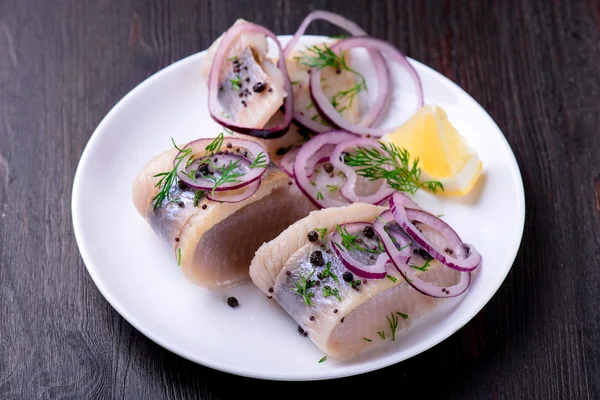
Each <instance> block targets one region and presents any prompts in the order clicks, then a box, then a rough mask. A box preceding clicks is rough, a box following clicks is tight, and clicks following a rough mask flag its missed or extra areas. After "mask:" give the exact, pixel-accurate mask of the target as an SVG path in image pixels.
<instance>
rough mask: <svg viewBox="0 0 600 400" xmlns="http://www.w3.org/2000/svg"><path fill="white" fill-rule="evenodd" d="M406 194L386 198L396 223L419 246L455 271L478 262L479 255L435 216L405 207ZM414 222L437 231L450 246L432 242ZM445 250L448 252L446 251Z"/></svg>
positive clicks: (467, 267)
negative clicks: (437, 244) (446, 246)
mask: <svg viewBox="0 0 600 400" xmlns="http://www.w3.org/2000/svg"><path fill="white" fill-rule="evenodd" d="M406 199H407V197H406V196H405V195H403V194H401V193H398V192H397V193H394V195H393V196H392V198H391V199H390V210H391V212H392V214H393V215H394V218H395V219H396V221H398V224H400V226H401V227H402V229H404V230H405V231H406V233H408V234H409V235H410V237H411V238H412V239H413V240H414V241H415V242H416V243H417V244H419V246H421V247H423V248H424V249H425V250H426V251H427V252H428V253H429V254H431V256H432V257H433V258H435V259H436V260H438V261H439V262H441V263H442V264H444V265H446V266H447V267H450V268H452V269H455V270H457V271H463V272H464V271H473V270H474V269H476V268H477V267H479V265H481V261H482V258H481V254H479V253H478V252H477V250H475V248H474V247H473V246H471V245H469V244H466V243H463V241H462V240H461V239H460V237H459V236H458V234H457V233H456V232H455V231H454V229H452V228H451V227H450V225H448V224H447V223H446V222H444V221H442V220H441V219H439V218H438V217H436V216H435V215H432V214H429V213H427V212H425V211H423V210H415V209H412V208H406V207H405V204H406ZM413 221H418V222H420V223H422V224H425V225H427V226H429V227H431V228H433V229H435V230H437V231H438V232H440V233H441V234H442V235H443V236H444V237H445V238H446V240H447V241H448V243H449V244H450V246H452V248H450V249H445V248H444V249H442V248H440V247H439V246H436V245H435V244H434V243H432V242H431V241H430V240H429V239H427V237H425V235H423V233H421V231H419V229H418V228H417V227H416V226H415V225H414V224H413ZM448 250H449V251H448ZM451 254H452V255H451Z"/></svg>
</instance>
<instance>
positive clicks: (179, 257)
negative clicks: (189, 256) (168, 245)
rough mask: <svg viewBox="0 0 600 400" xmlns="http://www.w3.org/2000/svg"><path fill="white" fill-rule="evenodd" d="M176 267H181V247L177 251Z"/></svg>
mask: <svg viewBox="0 0 600 400" xmlns="http://www.w3.org/2000/svg"><path fill="white" fill-rule="evenodd" d="M177 265H178V266H180V267H181V247H179V248H178V249H177Z"/></svg>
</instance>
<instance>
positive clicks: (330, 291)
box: [322, 285, 342, 301]
mask: <svg viewBox="0 0 600 400" xmlns="http://www.w3.org/2000/svg"><path fill="white" fill-rule="evenodd" d="M322 292H323V297H329V296H334V297H335V298H336V299H338V301H342V298H341V296H340V291H339V290H338V288H332V287H331V286H327V285H325V286H323V290H322Z"/></svg>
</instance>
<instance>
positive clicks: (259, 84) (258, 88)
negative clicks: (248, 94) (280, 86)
mask: <svg viewBox="0 0 600 400" xmlns="http://www.w3.org/2000/svg"><path fill="white" fill-rule="evenodd" d="M252 90H254V93H260V92H262V91H263V90H265V84H264V83H262V82H256V83H255V84H254V86H252Z"/></svg>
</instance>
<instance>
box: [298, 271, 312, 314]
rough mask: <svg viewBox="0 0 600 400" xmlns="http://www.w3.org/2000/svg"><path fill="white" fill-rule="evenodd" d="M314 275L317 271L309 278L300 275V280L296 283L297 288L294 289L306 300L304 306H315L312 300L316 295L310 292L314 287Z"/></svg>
mask: <svg viewBox="0 0 600 400" xmlns="http://www.w3.org/2000/svg"><path fill="white" fill-rule="evenodd" d="M314 273H315V270H314V269H313V271H312V272H311V273H310V274H308V275H307V276H304V275H302V274H300V275H299V276H300V280H299V281H297V282H296V287H295V288H293V289H292V290H293V291H294V292H296V293H298V294H299V295H300V296H302V298H303V299H304V304H306V305H307V306H312V305H313V302H312V298H313V297H314V296H315V294H314V293H313V292H311V291H310V288H311V287H312V286H313V285H314V283H313V281H312V280H311V279H310V278H312V276H313V274H314Z"/></svg>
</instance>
